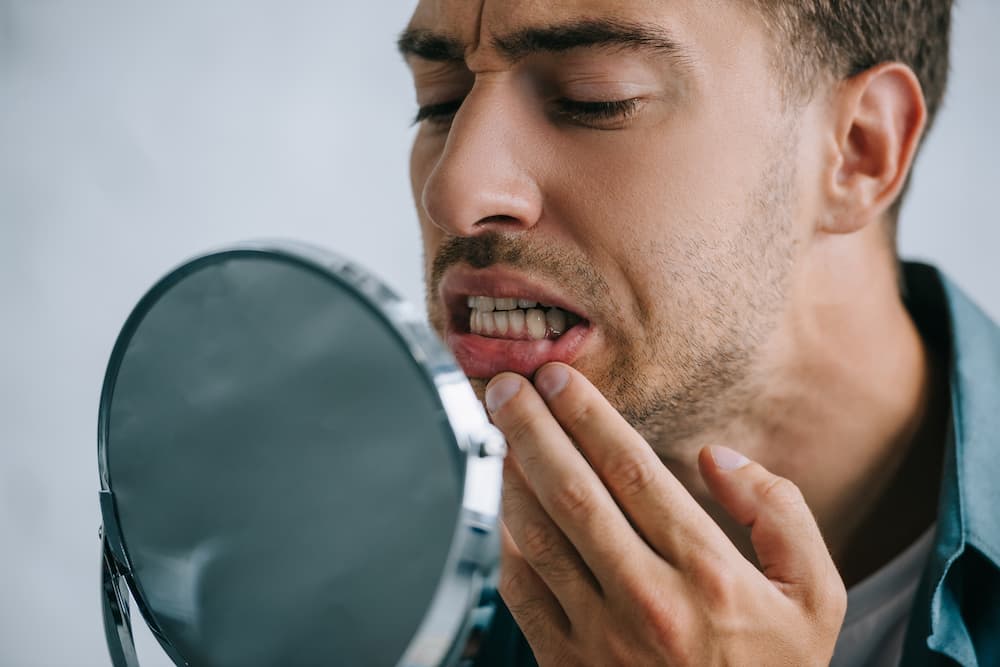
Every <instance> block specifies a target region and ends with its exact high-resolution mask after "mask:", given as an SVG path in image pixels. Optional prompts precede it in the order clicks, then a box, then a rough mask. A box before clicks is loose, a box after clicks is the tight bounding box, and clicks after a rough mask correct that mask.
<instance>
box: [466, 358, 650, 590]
mask: <svg viewBox="0 0 1000 667" xmlns="http://www.w3.org/2000/svg"><path fill="white" fill-rule="evenodd" d="M500 395H502V398H503V399H504V400H502V401H500V400H497V399H498V396H500ZM486 403H487V407H488V409H489V411H490V413H491V415H492V417H493V421H494V423H495V424H496V425H497V426H498V427H499V428H500V430H501V431H503V432H504V435H506V437H507V443H508V445H509V447H510V453H511V455H513V456H514V457H515V458H516V459H517V461H518V462H519V463H520V467H521V470H522V471H523V473H524V478H525V479H526V481H527V482H528V486H530V488H531V490H532V491H533V492H534V494H535V496H536V497H537V498H538V502H539V503H540V504H541V506H542V508H543V509H544V510H545V512H546V513H547V514H548V515H549V516H550V517H551V518H552V520H553V521H554V522H555V524H556V526H558V528H559V530H561V531H562V532H563V534H564V535H565V536H566V537H567V538H568V539H569V541H570V542H571V543H572V544H573V546H574V547H575V548H576V550H577V552H578V553H579V554H580V557H581V558H582V559H583V561H584V563H586V565H587V567H588V568H589V569H590V571H591V572H592V573H593V575H594V577H595V578H596V579H597V581H598V583H599V584H600V586H601V588H602V590H605V591H606V590H609V588H612V587H614V588H617V587H619V586H620V585H621V581H622V579H623V578H625V576H626V575H627V572H625V570H626V569H627V568H628V567H629V566H634V565H636V564H637V563H636V560H637V559H638V558H641V557H642V556H643V555H646V556H648V557H649V558H655V554H653V552H652V550H650V548H649V546H648V545H646V544H645V543H644V542H643V541H642V539H641V538H640V537H639V536H638V535H637V534H636V532H635V530H634V529H633V528H632V526H630V525H629V523H628V521H627V520H626V518H625V516H624V515H623V514H622V512H621V510H620V509H619V508H618V506H617V505H616V504H615V501H614V499H613V498H612V497H611V495H610V494H609V493H608V490H607V489H606V488H605V487H604V485H603V484H602V483H601V480H600V479H599V478H598V476H597V475H596V474H595V473H594V471H593V469H591V467H590V465H589V464H588V463H587V461H586V460H585V459H584V458H583V456H582V455H581V454H580V452H579V451H578V450H577V449H576V447H575V446H574V445H573V443H572V441H571V440H570V439H569V437H568V436H567V435H566V432H565V431H564V430H563V429H562V427H560V426H559V423H558V422H557V421H556V420H555V418H554V417H553V416H552V413H551V412H549V409H548V408H547V407H546V406H545V402H544V401H543V400H542V399H541V397H540V396H539V395H538V393H537V392H536V391H535V389H534V388H533V387H532V386H531V384H529V383H528V382H527V381H526V380H525V379H524V378H522V377H520V376H518V375H514V374H513V373H503V374H501V375H499V376H497V377H496V378H494V379H493V380H492V381H491V382H490V385H489V387H488V388H487V395H486Z"/></svg>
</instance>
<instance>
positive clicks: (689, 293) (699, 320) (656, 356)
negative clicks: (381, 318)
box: [427, 147, 795, 459]
mask: <svg viewBox="0 0 1000 667" xmlns="http://www.w3.org/2000/svg"><path fill="white" fill-rule="evenodd" d="M794 177H795V172H794V161H793V157H792V154H791V151H790V150H789V149H788V148H787V147H786V148H785V149H784V150H782V151H781V152H780V155H777V156H776V158H775V160H774V161H773V163H772V164H770V165H769V168H768V169H765V170H763V171H762V175H761V182H760V184H759V186H758V188H757V189H756V190H755V191H754V192H753V193H752V194H751V195H750V197H749V201H748V205H747V207H746V211H747V212H746V215H745V217H744V219H743V220H742V221H740V224H739V227H738V228H737V231H736V232H735V233H734V234H733V235H732V236H730V237H729V238H728V239H726V240H725V241H722V242H715V243H709V242H707V241H703V242H699V243H696V244H694V245H693V247H694V248H695V250H696V251H697V252H695V253H692V254H690V256H691V257H692V260H691V262H700V263H701V264H700V265H697V266H695V265H692V264H691V263H690V262H688V263H687V264H685V265H684V266H683V267H681V268H674V269H673V270H670V269H666V268H665V269H664V275H662V276H660V277H659V282H660V283H661V284H663V285H665V286H670V287H669V288H670V289H680V290H683V292H684V297H685V298H683V299H680V298H678V299H672V300H671V301H672V303H674V304H678V303H686V304H690V305H691V308H690V309H691V310H694V311H695V312H680V311H679V310H677V309H674V310H672V311H671V312H669V313H659V314H656V313H650V314H639V316H640V319H641V320H642V322H641V327H640V328H641V329H642V332H641V335H639V336H637V335H636V334H635V332H629V331H627V330H626V328H625V327H618V326H615V325H614V324H610V323H612V322H621V321H623V320H622V319H621V318H616V317H614V316H613V314H614V312H615V308H616V307H617V306H616V305H614V304H609V303H607V302H606V301H604V302H602V301H601V300H600V297H602V296H603V297H605V299H606V295H608V294H609V293H610V292H609V289H608V285H607V283H606V281H605V280H604V279H603V277H602V276H601V275H600V274H599V273H598V272H597V271H595V270H594V269H593V267H592V266H591V265H590V263H589V262H588V261H587V258H586V257H585V256H583V255H582V254H581V255H576V254H573V253H572V251H562V252H560V251H555V250H553V249H551V248H538V247H535V246H532V245H531V242H530V241H528V240H526V239H525V238H524V236H523V235H516V234H504V233H488V234H484V235H481V236H476V237H447V238H446V239H445V240H444V241H443V242H442V243H441V245H440V246H439V248H438V250H437V253H436V254H435V256H434V259H433V262H432V264H431V266H430V268H429V270H428V276H427V284H428V290H427V306H428V313H429V316H430V321H431V324H432V326H433V327H434V328H435V330H436V331H437V332H438V333H439V335H443V333H444V329H445V321H444V319H445V314H444V312H443V306H442V304H441V303H440V301H439V299H437V297H436V295H437V288H438V285H439V284H440V281H441V278H442V277H443V274H444V273H445V271H446V270H447V269H448V268H450V267H451V266H454V265H455V264H458V263H463V262H464V263H468V264H470V265H471V266H473V267H476V268H485V267H488V266H492V265H495V264H503V265H506V266H509V267H512V268H514V269H519V270H522V271H524V272H526V273H528V274H530V275H535V276H542V277H544V278H546V279H548V280H550V281H551V282H553V283H554V284H558V285H560V286H562V287H563V289H566V290H569V291H570V294H569V295H568V296H570V297H571V298H574V299H575V300H576V303H579V304H581V305H582V306H583V309H584V310H585V311H587V312H594V313H602V314H609V315H611V316H609V317H605V318H604V320H605V321H604V322H602V331H601V333H602V335H603V337H604V343H605V346H606V349H607V351H608V354H607V356H606V357H605V359H603V360H595V359H587V358H584V359H581V360H580V361H579V362H578V363H576V364H574V365H575V366H576V367H577V368H578V370H580V371H581V372H583V373H584V375H586V376H587V377H588V378H589V379H590V381H591V382H593V384H594V385H595V386H596V387H597V388H598V389H599V390H600V391H601V393H602V394H603V395H604V396H605V397H607V399H608V400H609V402H610V403H611V404H612V405H613V406H614V407H615V408H616V409H617V410H618V411H619V412H620V413H621V414H622V415H623V416H624V417H625V419H626V420H627V421H628V422H629V423H630V424H632V426H633V427H635V428H636V430H638V431H639V433H641V434H642V435H643V437H645V439H646V440H647V441H648V442H649V443H650V444H651V445H652V447H653V448H654V450H656V451H657V453H658V454H660V456H661V457H664V458H665V459H666V458H678V457H680V456H682V454H683V452H684V451H685V450H687V449H689V446H690V445H691V444H694V445H698V446H699V447H700V446H701V445H703V444H707V443H699V442H698V440H699V438H700V437H701V436H703V435H704V434H706V433H708V432H713V431H717V430H718V429H719V428H720V426H724V425H725V424H727V423H729V422H731V421H733V420H735V419H738V418H739V417H740V416H741V415H742V414H744V413H745V412H747V411H748V410H749V409H750V407H751V405H752V403H753V401H754V398H755V397H756V396H758V395H759V393H760V391H761V388H762V386H763V384H764V382H763V373H762V370H761V364H760V356H761V354H760V351H761V348H762V346H763V345H764V343H765V342H766V341H767V340H768V339H769V337H770V335H771V334H772V332H773V331H774V330H775V328H776V327H777V325H778V322H779V320H780V316H781V313H782V312H783V310H784V307H785V302H786V298H787V294H788V290H789V285H788V283H789V278H790V274H791V270H792V263H793V257H794V248H795V240H794V237H793V224H792V210H791V202H792V196H793V192H794ZM485 384H486V381H485V380H475V381H473V386H474V388H475V390H476V393H477V394H478V395H479V397H480V399H481V398H482V393H483V391H484V388H485Z"/></svg>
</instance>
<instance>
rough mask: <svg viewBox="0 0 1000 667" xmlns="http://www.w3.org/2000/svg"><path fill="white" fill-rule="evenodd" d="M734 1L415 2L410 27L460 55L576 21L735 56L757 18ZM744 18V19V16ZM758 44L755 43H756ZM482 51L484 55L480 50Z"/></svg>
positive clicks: (707, 55)
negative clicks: (619, 26) (622, 27)
mask: <svg viewBox="0 0 1000 667" xmlns="http://www.w3.org/2000/svg"><path fill="white" fill-rule="evenodd" d="M747 4H748V3H745V2H740V1H739V0H554V1H553V0H420V2H419V4H418V5H417V8H416V10H415V11H414V14H413V17H412V18H411V20H410V24H409V26H408V28H409V29H410V30H418V31H429V32H433V33H434V34H436V35H441V36H446V37H448V38H450V39H452V40H455V41H457V42H460V43H461V44H462V45H463V47H464V49H465V52H466V56H467V57H469V56H472V55H473V54H476V53H479V52H481V51H486V50H488V49H489V45H490V43H491V40H492V39H493V38H496V37H502V36H504V35H508V34H513V33H516V32H518V31H521V30H524V29H526V28H535V27H542V26H558V25H564V24H568V23H571V22H575V21H580V20H597V21H600V20H612V21H615V22H624V23H635V24H644V25H650V26H659V27H661V28H662V29H663V30H665V31H667V32H668V33H669V34H670V35H672V36H674V37H675V38H676V39H677V40H678V41H679V42H682V43H683V45H684V46H686V47H687V50H688V51H689V52H691V53H692V54H699V52H700V55H702V56H703V59H705V60H710V59H712V52H713V51H715V52H716V53H715V54H716V55H722V56H723V57H724V58H725V56H726V55H732V54H738V53H739V51H740V50H741V49H745V48H746V47H747V44H745V43H744V42H746V41H747V40H748V39H754V40H755V41H759V38H760V36H761V34H762V32H763V31H760V30H756V29H755V28H756V27H758V26H755V25H754V24H756V23H759V20H756V19H759V17H758V16H756V14H754V15H753V16H750V14H751V12H749V11H748V7H747ZM748 19H749V20H748ZM758 45H759V44H758ZM483 55H485V54H483Z"/></svg>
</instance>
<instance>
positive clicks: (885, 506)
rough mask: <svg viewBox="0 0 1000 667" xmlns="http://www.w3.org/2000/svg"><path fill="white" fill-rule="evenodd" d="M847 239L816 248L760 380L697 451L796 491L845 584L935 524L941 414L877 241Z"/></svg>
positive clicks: (696, 486)
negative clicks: (735, 456)
mask: <svg viewBox="0 0 1000 667" xmlns="http://www.w3.org/2000/svg"><path fill="white" fill-rule="evenodd" d="M875 231H876V232H879V233H881V230H875ZM866 232H867V233H873V232H868V231H867V230H866ZM863 233H864V232H863ZM853 236H854V235H851V236H850V237H849V236H835V237H828V238H825V239H821V240H819V241H818V242H817V243H816V244H815V247H814V249H813V250H812V252H813V253H814V254H815V256H814V257H811V258H809V259H810V261H809V262H804V263H803V265H806V266H809V267H810V268H809V269H801V268H800V269H798V271H797V275H796V276H795V277H794V280H793V284H794V285H796V288H794V289H793V292H792V294H791V295H790V301H791V303H792V304H794V307H793V308H790V309H789V311H788V312H787V313H786V316H785V319H784V320H783V322H782V324H781V326H780V327H779V333H780V335H778V336H776V337H775V339H774V345H773V346H772V349H769V350H766V351H765V357H766V358H767V359H769V361H768V362H767V366H768V368H767V370H766V371H765V372H762V373H761V376H762V377H765V378H767V381H766V383H760V384H761V385H762V389H761V391H759V392H757V394H756V396H757V398H756V399H755V400H754V402H753V404H752V405H751V406H749V407H750V409H749V410H746V411H745V412H743V416H741V417H740V418H738V419H736V420H734V421H733V422H732V423H730V424H728V425H727V426H725V427H724V428H722V429H720V430H719V432H717V433H713V434H709V435H710V436H711V438H712V439H711V440H708V441H707V442H720V443H723V444H729V445H731V446H735V447H736V448H737V449H740V450H741V451H743V452H744V453H746V454H747V456H749V457H751V458H753V459H755V460H757V461H758V462H760V463H761V464H762V465H764V466H765V467H767V468H768V469H769V470H771V471H772V472H774V473H775V474H778V475H781V476H783V477H787V478H788V479H790V480H792V481H793V482H795V483H796V484H797V485H798V486H799V488H800V489H801V490H802V492H803V495H804V496H805V498H806V500H807V502H808V503H809V506H810V508H811V509H812V510H813V514H814V515H815V517H816V520H817V522H818V524H819V527H820V529H821V531H822V532H823V535H824V538H825V539H826V542H827V546H828V547H829V548H830V551H831V554H832V555H833V557H834V561H835V562H836V563H837V566H838V568H839V569H840V572H841V575H842V576H843V578H844V581H845V584H846V585H848V586H850V585H853V584H854V583H856V582H858V581H860V580H861V579H863V578H865V577H866V576H867V575H869V574H871V573H872V572H874V571H875V570H877V569H878V568H879V567H881V566H882V565H884V564H885V563H887V562H888V561H889V560H891V559H892V558H893V557H894V556H895V555H897V554H898V553H900V552H901V551H902V550H903V549H905V548H906V547H907V546H908V545H909V544H911V543H912V542H913V541H914V540H916V539H917V537H919V535H920V534H921V533H922V532H923V531H924V530H925V529H926V528H927V527H928V526H929V525H930V524H931V523H932V522H933V520H934V516H935V512H936V507H937V494H938V483H939V478H940V469H941V458H942V454H943V445H944V440H945V434H946V428H947V423H948V414H949V412H948V391H947V377H946V375H947V371H946V368H945V364H944V363H942V362H940V361H939V360H937V359H936V357H935V356H934V354H933V353H932V352H931V351H930V350H929V349H928V348H927V346H926V345H925V344H924V342H923V341H922V340H921V338H920V335H919V333H918V331H917V329H916V326H915V325H914V323H913V321H912V320H911V318H910V316H909V314H908V313H907V311H906V309H905V307H904V305H903V304H902V302H901V300H900V298H899V293H898V286H897V281H896V275H895V271H894V270H893V265H894V262H893V260H892V258H890V257H889V256H888V255H887V252H886V251H885V250H881V247H882V245H883V244H882V243H881V242H880V240H878V239H867V241H869V243H866V244H865V245H866V247H868V248H869V250H868V252H867V253H862V252H858V243H859V239H857V238H853ZM861 241H862V242H863V241H864V239H861ZM816 267H821V268H816ZM801 304H808V305H807V306H805V307H803V306H802V305H801ZM705 442H706V441H702V443H701V444H705ZM668 465H670V467H671V468H672V469H674V470H675V472H676V473H677V474H678V476H679V477H681V478H682V481H684V482H685V483H689V484H688V488H691V489H692V490H693V492H694V493H695V495H696V496H700V498H699V499H700V500H702V501H703V504H704V505H705V506H706V508H707V509H709V511H710V513H712V514H713V516H715V517H716V519H717V520H718V521H719V522H720V525H722V527H723V529H724V530H726V531H727V532H728V533H729V534H730V537H731V538H732V539H733V541H734V543H736V544H737V546H738V547H740V548H741V550H743V551H744V553H745V554H748V555H750V554H752V549H751V548H750V546H749V542H748V537H747V536H746V531H745V530H741V529H739V527H736V526H733V525H732V524H731V522H729V521H728V520H727V519H725V518H724V517H722V516H721V512H720V511H719V510H718V508H717V507H715V506H714V504H713V503H712V502H711V500H710V499H709V497H708V495H707V493H706V492H705V490H704V487H703V486H702V485H701V484H700V482H698V481H696V476H697V473H696V472H695V471H694V470H693V468H691V467H690V465H689V462H687V461H684V462H683V463H682V462H669V463H668Z"/></svg>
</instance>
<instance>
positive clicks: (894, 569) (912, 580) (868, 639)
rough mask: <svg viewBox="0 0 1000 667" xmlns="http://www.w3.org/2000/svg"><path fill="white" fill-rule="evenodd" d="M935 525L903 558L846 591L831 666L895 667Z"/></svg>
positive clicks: (898, 557) (904, 552)
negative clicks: (843, 609) (841, 625)
mask: <svg viewBox="0 0 1000 667" xmlns="http://www.w3.org/2000/svg"><path fill="white" fill-rule="evenodd" d="M934 528H935V526H934V525H932V526H931V527H930V528H928V529H927V530H926V531H925V532H924V534H923V535H921V536H920V537H918V538H917V540H916V542H914V543H913V544H911V545H910V546H909V547H907V548H906V550H905V551H903V552H902V553H901V554H899V555H898V556H896V557H895V558H893V559H892V560H891V561H889V562H888V563H886V564H885V565H883V566H882V568H881V569H879V570H878V571H876V572H873V573H872V574H871V575H869V576H868V578H867V579H864V580H863V581H861V582H860V583H857V584H855V585H854V586H852V587H851V589H850V590H849V591H847V614H846V616H845V617H844V626H843V628H841V631H840V636H839V637H838V638H837V647H836V648H835V649H834V652H833V660H832V661H831V662H830V667H890V666H891V667H895V666H896V665H898V664H899V659H900V657H901V655H902V653H903V639H904V637H905V635H906V626H907V623H908V622H909V620H910V607H911V606H912V605H913V598H914V596H915V595H916V593H917V586H918V584H919V583H920V575H921V574H922V572H923V569H924V565H925V564H926V563H927V557H928V555H929V554H930V550H931V546H932V545H933V544H934Z"/></svg>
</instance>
